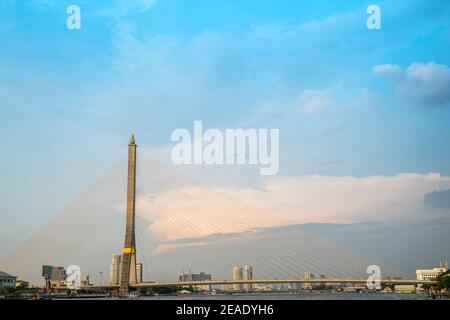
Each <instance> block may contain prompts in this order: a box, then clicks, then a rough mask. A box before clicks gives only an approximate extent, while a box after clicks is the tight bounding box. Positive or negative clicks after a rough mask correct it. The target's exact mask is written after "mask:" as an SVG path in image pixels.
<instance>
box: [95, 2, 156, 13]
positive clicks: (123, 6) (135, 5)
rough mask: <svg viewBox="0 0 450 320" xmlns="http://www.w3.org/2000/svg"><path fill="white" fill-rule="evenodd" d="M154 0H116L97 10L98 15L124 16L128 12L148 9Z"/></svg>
mask: <svg viewBox="0 0 450 320" xmlns="http://www.w3.org/2000/svg"><path fill="white" fill-rule="evenodd" d="M155 3H156V0H134V1H129V0H116V1H114V2H113V4H112V5H111V6H110V7H108V8H106V9H102V10H100V11H98V12H97V15H99V16H114V17H119V16H124V15H128V14H135V13H144V12H147V11H148V10H150V9H151V8H152V7H153V6H154V4H155Z"/></svg>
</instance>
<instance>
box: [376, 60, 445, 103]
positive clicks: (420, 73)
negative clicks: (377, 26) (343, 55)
mask: <svg viewBox="0 0 450 320" xmlns="http://www.w3.org/2000/svg"><path fill="white" fill-rule="evenodd" d="M373 72H374V73H375V74H377V75H382V76H386V77H388V78H389V79H390V80H391V81H392V82H393V83H394V86H395V89H396V92H397V94H398V95H399V96H401V97H404V98H407V99H411V98H412V99H414V101H416V102H418V103H420V104H423V105H426V106H435V105H448V104H450V68H449V67H447V66H446V65H442V64H437V63H435V62H433V61H430V62H427V63H422V62H413V63H412V64H411V65H410V66H409V67H408V68H407V69H406V70H403V69H402V68H401V67H399V66H397V65H391V64H385V65H377V66H374V68H373Z"/></svg>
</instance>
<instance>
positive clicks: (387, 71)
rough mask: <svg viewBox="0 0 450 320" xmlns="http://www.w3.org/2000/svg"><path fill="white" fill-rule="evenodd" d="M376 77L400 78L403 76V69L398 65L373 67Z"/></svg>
mask: <svg viewBox="0 0 450 320" xmlns="http://www.w3.org/2000/svg"><path fill="white" fill-rule="evenodd" d="M373 72H374V73H375V74H376V75H386V76H392V75H394V76H398V75H402V74H403V70H402V68H400V66H398V65H396V64H381V65H377V66H375V67H373Z"/></svg>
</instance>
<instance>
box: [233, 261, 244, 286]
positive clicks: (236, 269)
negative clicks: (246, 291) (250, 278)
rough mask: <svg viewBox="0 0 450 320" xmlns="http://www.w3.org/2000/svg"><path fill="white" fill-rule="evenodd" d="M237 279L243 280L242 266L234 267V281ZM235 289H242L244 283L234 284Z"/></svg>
mask: <svg viewBox="0 0 450 320" xmlns="http://www.w3.org/2000/svg"><path fill="white" fill-rule="evenodd" d="M236 280H242V268H241V267H238V266H236V267H234V268H233V281H236ZM233 290H236V291H242V284H240V283H236V284H233Z"/></svg>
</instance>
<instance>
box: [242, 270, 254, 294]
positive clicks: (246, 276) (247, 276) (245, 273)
mask: <svg viewBox="0 0 450 320" xmlns="http://www.w3.org/2000/svg"><path fill="white" fill-rule="evenodd" d="M242 279H243V280H252V279H253V268H252V266H250V265H246V266H244V269H243V270H242ZM244 289H246V290H251V289H253V285H252V284H250V283H249V284H244Z"/></svg>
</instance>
